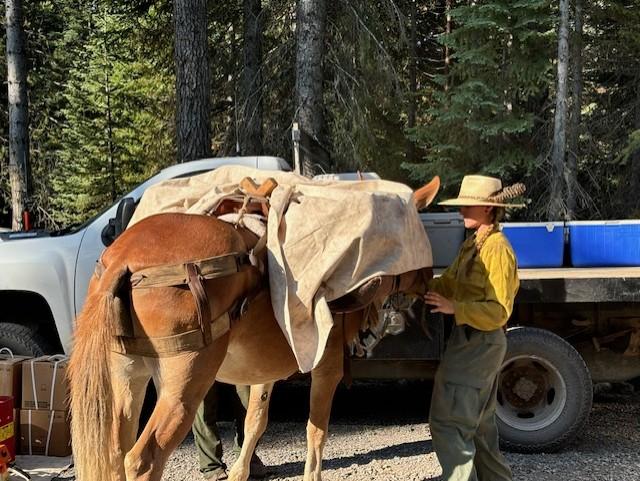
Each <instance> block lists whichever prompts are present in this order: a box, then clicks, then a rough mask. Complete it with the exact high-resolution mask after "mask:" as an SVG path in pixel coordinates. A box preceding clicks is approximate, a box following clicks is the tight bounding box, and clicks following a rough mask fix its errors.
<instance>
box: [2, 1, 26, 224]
mask: <svg viewBox="0 0 640 481" xmlns="http://www.w3.org/2000/svg"><path fill="white" fill-rule="evenodd" d="M5 8H6V10H5V15H6V25H7V84H8V98H9V179H10V183H11V210H12V219H11V228H12V229H14V230H20V229H22V228H23V227H24V225H23V221H22V213H23V212H24V210H25V208H26V204H27V200H28V175H29V105H28V100H27V65H26V52H25V40H24V31H23V29H22V1H21V0H5Z"/></svg>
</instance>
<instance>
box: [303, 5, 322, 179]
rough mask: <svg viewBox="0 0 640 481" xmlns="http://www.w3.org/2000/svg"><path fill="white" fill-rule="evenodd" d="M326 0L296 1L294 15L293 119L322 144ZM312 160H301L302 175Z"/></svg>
mask: <svg viewBox="0 0 640 481" xmlns="http://www.w3.org/2000/svg"><path fill="white" fill-rule="evenodd" d="M326 18H327V5H326V0H298V9H297V18H296V40H297V45H296V107H297V112H296V119H297V121H298V124H299V125H300V128H301V129H302V130H303V131H305V132H306V133H307V134H309V136H311V138H313V139H314V140H315V141H316V142H318V143H319V144H320V145H323V144H324V142H323V141H322V140H323V133H324V100H323V80H324V73H323V58H324V39H325V28H326ZM314 163H315V161H314V159H312V158H311V157H310V156H305V157H304V158H303V159H302V166H301V167H302V173H303V175H309V176H310V175H313V172H314V165H313V164H314Z"/></svg>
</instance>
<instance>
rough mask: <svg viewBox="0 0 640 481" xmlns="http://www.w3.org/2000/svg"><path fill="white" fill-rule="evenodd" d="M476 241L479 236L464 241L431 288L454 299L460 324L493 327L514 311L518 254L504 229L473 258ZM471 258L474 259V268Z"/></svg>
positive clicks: (488, 239)
mask: <svg viewBox="0 0 640 481" xmlns="http://www.w3.org/2000/svg"><path fill="white" fill-rule="evenodd" d="M474 242H475V236H474V237H471V238H469V239H467V240H466V241H465V242H464V244H462V247H461V248H460V252H459V253H458V256H457V257H456V258H455V260H454V261H453V263H452V264H451V265H450V266H449V267H448V268H447V269H446V270H445V271H444V272H443V274H442V275H441V276H440V277H438V278H436V279H433V280H432V281H431V282H430V283H429V289H430V290H432V291H435V292H437V293H439V294H441V295H442V296H444V297H446V298H447V299H450V300H452V301H453V305H454V311H455V314H454V315H455V319H456V324H458V325H460V324H468V325H469V326H472V327H474V328H476V329H479V330H481V331H492V330H494V329H498V328H500V327H502V326H504V325H505V324H506V323H507V321H508V320H509V316H511V312H512V311H513V301H514V299H515V297H516V293H517V292H518V288H519V287H520V281H519V279H518V268H517V264H516V257H515V254H514V252H513V249H512V247H511V244H509V241H508V240H507V238H506V237H505V236H504V235H503V234H502V233H501V232H494V233H492V234H490V235H489V237H487V239H486V240H485V242H484V245H483V246H482V249H480V252H479V253H478V254H477V255H476V257H475V259H472V256H473V253H474V251H475V245H474ZM469 262H473V266H472V267H471V271H470V272H469V271H468V268H467V264H468V263H469Z"/></svg>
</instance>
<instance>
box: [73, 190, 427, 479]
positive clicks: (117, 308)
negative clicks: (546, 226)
mask: <svg viewBox="0 0 640 481" xmlns="http://www.w3.org/2000/svg"><path fill="white" fill-rule="evenodd" d="M430 185H431V186H432V188H431V189H426V191H425V190H424V189H425V188H426V186H425V188H423V189H422V191H421V194H420V196H417V197H416V203H417V205H420V204H421V203H422V204H424V203H426V201H425V199H429V198H432V197H433V195H434V191H433V189H435V190H436V191H437V188H438V186H439V182H438V181H436V180H434V181H432V183H431V184H430ZM256 240H257V239H256V238H255V236H252V235H250V234H247V233H246V232H242V233H241V232H240V231H239V230H236V229H235V228H234V227H232V226H231V225H230V224H226V223H224V222H221V221H218V220H217V219H215V218H210V217H204V216H192V215H182V214H161V215H157V216H152V217H149V218H147V219H144V220H142V221H140V222H139V223H137V224H135V225H134V226H132V227H131V228H130V229H128V230H126V231H125V232H124V233H123V234H122V235H121V236H120V237H119V238H118V239H117V240H116V242H115V243H114V244H113V245H112V246H111V247H110V248H109V249H107V250H106V251H105V253H104V255H103V258H102V264H103V265H104V271H103V272H102V273H101V275H100V276H99V277H94V278H93V279H92V281H91V284H90V286H89V295H88V297H87V301H86V303H85V306H84V308H83V310H82V312H81V314H80V316H79V317H78V320H77V328H76V338H75V346H74V350H73V353H72V357H71V363H70V369H69V371H70V383H71V411H72V425H71V427H72V439H73V448H74V460H75V465H76V473H77V478H78V480H79V481H125V480H126V481H143V480H144V481H160V479H161V477H162V471H163V469H164V466H165V463H166V461H167V459H168V457H169V455H170V453H171V452H172V451H173V450H174V449H175V448H176V447H177V446H178V444H179V443H180V442H181V441H182V439H183V438H184V436H185V435H186V434H187V432H188V431H189V429H190V427H191V424H192V422H193V419H194V416H195V411H196V409H197V407H198V405H199V404H200V402H201V401H202V399H203V398H204V395H205V393H206V392H207V390H208V389H209V387H210V386H211V385H212V384H213V382H214V380H215V378H216V374H218V378H219V379H220V380H226V381H228V382H233V383H237V384H259V385H257V386H253V387H252V396H251V401H250V406H249V409H248V412H247V422H246V425H245V431H246V438H245V442H244V445H243V449H242V453H241V456H240V458H239V460H238V463H237V464H236V465H234V467H233V469H232V471H231V475H232V479H237V480H246V478H247V476H248V466H249V459H250V457H251V453H252V452H253V450H254V449H255V444H256V442H257V439H258V438H259V437H260V435H261V434H262V432H263V431H264V429H265V427H266V412H267V407H268V400H269V397H270V393H271V388H272V387H273V384H272V383H273V382H274V381H276V380H278V379H284V378H286V377H288V376H289V375H291V374H292V373H293V372H295V371H296V370H297V364H296V362H295V359H294V357H293V353H292V352H291V349H290V347H289V345H288V344H287V342H286V340H285V338H284V335H283V334H282V332H281V331H280V328H279V326H278V325H277V322H276V321H275V318H274V316H273V312H272V310H271V308H270V300H269V298H268V295H267V294H263V295H261V296H258V297H257V298H256V299H254V302H252V303H251V304H250V308H249V311H248V312H247V313H246V314H245V315H244V316H243V317H242V318H241V320H240V321H239V322H237V323H235V324H234V325H233V327H232V329H231V331H230V332H227V333H226V334H224V335H222V336H220V337H218V338H216V339H215V340H213V342H211V343H210V344H208V345H206V347H204V348H201V349H198V350H195V349H194V350H190V351H186V352H182V353H180V354H177V355H173V356H165V357H162V356H159V357H158V356H146V355H145V356H143V355H132V354H122V353H119V352H115V351H113V350H112V348H113V342H114V338H115V335H116V334H118V328H119V327H118V326H120V324H121V323H120V321H121V319H120V317H121V316H122V308H121V307H122V306H121V305H120V303H119V302H118V299H119V296H118V295H119V294H121V293H123V292H124V294H126V295H130V296H131V297H130V303H131V308H130V311H131V317H132V323H131V324H132V329H133V331H134V332H133V334H134V335H136V336H147V337H149V338H157V337H168V336H173V335H175V334H177V333H179V332H183V331H189V330H197V329H198V328H199V326H200V324H201V322H202V315H201V313H200V314H199V312H198V305H197V302H195V303H194V297H193V295H192V293H191V292H190V291H189V289H186V288H185V287H155V288H153V289H134V290H129V286H128V285H127V282H129V280H130V273H132V272H138V271H140V270H142V269H145V268H148V267H152V266H158V265H166V264H177V263H182V262H185V261H190V260H194V259H205V258H210V257H215V256H223V255H227V254H230V253H234V252H240V253H243V252H244V253H246V252H248V250H249V249H250V248H251V247H252V245H253V244H254V243H255V242H256ZM142 242H144V244H143V243H142ZM425 280H426V277H425V276H424V275H423V272H420V271H414V272H411V273H407V274H403V275H401V276H397V279H396V282H393V281H392V280H391V279H386V280H385V281H384V282H382V284H381V286H380V287H379V289H378V292H377V293H376V296H377V297H383V296H384V295H385V293H388V292H391V290H392V289H393V286H394V285H395V287H396V288H398V290H401V291H405V292H406V291H414V290H416V291H419V292H423V291H424V290H425V288H426V286H425ZM259 282H260V274H259V272H258V270H257V269H256V268H254V267H253V266H250V265H242V266H240V267H239V270H238V272H236V273H233V274H230V275H229V276H227V277H224V278H216V279H212V280H208V281H206V282H204V284H203V287H204V290H205V291H206V294H207V298H208V300H209V304H208V316H209V317H210V318H211V319H217V318H218V317H219V316H221V315H222V314H224V313H226V312H228V311H229V310H230V309H231V308H232V306H233V305H234V303H236V302H237V300H238V299H241V298H242V297H244V296H246V295H247V294H248V293H250V292H251V291H253V290H254V289H255V288H256V286H258V284H259ZM361 320H362V313H358V312H355V313H351V314H345V315H344V316H340V318H339V319H338V321H337V322H336V326H335V328H334V329H333V330H332V332H331V335H330V340H329V343H328V345H327V348H326V351H325V353H324V355H323V358H322V360H321V362H320V363H319V365H318V366H317V367H316V368H315V369H314V370H313V371H312V388H311V412H310V418H309V424H308V427H307V439H308V443H309V454H308V457H307V463H306V466H305V480H314V481H317V480H320V471H321V458H322V447H323V445H324V442H325V439H326V431H327V424H328V419H329V412H330V409H331V403H332V399H333V395H334V392H335V388H336V386H337V384H338V382H339V381H340V379H341V378H342V369H343V346H344V343H345V340H348V339H351V338H352V337H353V336H355V334H356V333H357V330H358V328H359V327H360V323H361ZM225 356H226V357H225ZM151 378H153V381H154V384H155V385H156V389H157V390H158V401H157V404H156V406H155V409H154V411H153V413H152V415H151V418H150V419H149V421H148V423H147V425H146V427H145V429H144V431H143V432H142V434H141V436H140V437H139V439H137V440H136V432H137V428H138V420H139V416H140V410H141V405H142V400H143V398H144V393H145V389H146V385H147V383H148V381H149V379H151Z"/></svg>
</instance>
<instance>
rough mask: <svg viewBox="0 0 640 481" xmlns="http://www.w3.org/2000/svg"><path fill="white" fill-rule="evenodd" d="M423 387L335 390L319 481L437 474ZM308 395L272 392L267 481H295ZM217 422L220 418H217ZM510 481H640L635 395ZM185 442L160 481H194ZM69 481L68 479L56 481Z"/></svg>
mask: <svg viewBox="0 0 640 481" xmlns="http://www.w3.org/2000/svg"><path fill="white" fill-rule="evenodd" d="M429 395H430V393H429V385H428V384H426V383H393V384H380V383H376V384H357V385H355V386H354V387H352V388H351V389H350V390H349V391H347V390H346V389H343V388H340V389H339V391H338V394H337V396H336V403H335V405H334V411H333V415H332V422H331V425H330V434H329V439H328V440H327V444H326V447H325V451H324V453H325V454H324V462H323V480H324V481H338V480H340V481H342V480H347V481H427V480H436V479H438V477H439V475H440V473H441V471H440V467H439V465H438V461H437V459H436V456H435V453H434V452H433V448H432V445H431V435H430V433H429V425H428V424H427V422H426V420H427V409H428V399H429ZM307 396H308V388H307V387H306V386H304V385H303V384H294V385H279V386H276V391H274V399H273V402H272V410H271V414H270V417H271V421H270V424H269V427H268V428H267V432H266V433H265V435H264V437H263V439H262V441H261V444H260V445H259V447H258V454H259V455H260V457H261V459H262V460H263V461H264V462H265V464H267V465H269V466H271V467H272V468H273V469H274V471H275V472H276V474H275V475H274V476H272V477H271V478H270V480H272V481H290V480H301V479H302V473H303V471H304V460H305V455H306V446H305V415H306V414H305V412H306V410H307V408H308V401H307ZM223 415H224V413H223ZM219 424H220V429H221V434H222V437H223V443H224V446H225V450H226V452H225V462H227V464H229V465H231V464H232V463H233V461H234V459H235V457H234V455H233V454H232V450H231V446H232V443H233V435H234V427H233V424H232V423H231V422H229V421H223V422H221V423H219ZM506 457H507V460H508V461H509V463H510V465H511V468H512V470H513V473H514V479H515V480H517V481H540V480H543V481H572V480H584V481H640V389H639V388H638V386H636V389H635V392H634V393H629V392H622V393H621V392H619V390H617V391H616V390H615V389H614V391H608V392H607V391H606V390H605V392H604V393H600V394H598V396H597V398H596V402H595V403H594V408H593V410H592V413H591V417H590V419H589V423H588V425H587V427H586V429H585V430H584V431H583V433H582V434H581V436H580V437H579V438H578V439H577V440H576V441H575V442H574V443H573V444H572V445H570V446H568V447H566V448H565V449H564V450H563V451H561V452H559V453H554V454H535V455H522V454H513V453H506ZM197 465H198V463H197V457H196V453H195V447H194V445H193V438H192V437H191V436H189V437H188V438H187V439H185V441H184V442H183V443H182V445H181V446H180V447H179V448H178V450H176V452H175V453H174V454H173V456H172V458H171V459H170V461H169V463H168V466H167V468H166V470H165V473H164V476H163V478H162V479H163V481H187V480H188V481H192V480H196V481H197V480H199V479H201V478H200V475H199V473H198V469H197ZM60 479H61V480H62V479H64V480H65V481H67V480H69V481H72V480H73V477H72V476H71V477H66V476H65V477H61V478H60Z"/></svg>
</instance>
